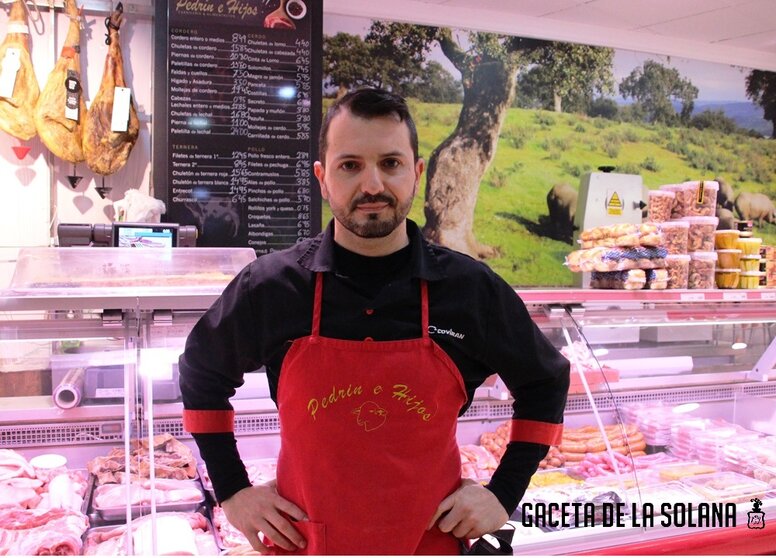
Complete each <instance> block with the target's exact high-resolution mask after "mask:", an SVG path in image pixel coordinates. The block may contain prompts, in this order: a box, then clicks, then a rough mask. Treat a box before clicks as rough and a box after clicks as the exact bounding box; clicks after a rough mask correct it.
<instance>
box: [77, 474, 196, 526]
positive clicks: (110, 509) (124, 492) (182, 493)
mask: <svg viewBox="0 0 776 558" xmlns="http://www.w3.org/2000/svg"><path fill="white" fill-rule="evenodd" d="M152 499H155V501H156V510H157V511H158V512H193V511H195V510H197V509H198V508H200V507H201V506H202V505H203V504H204V503H205V494H204V492H203V491H202V488H201V485H200V484H199V482H198V481H188V480H172V479H156V480H155V484H154V487H153V489H152V488H151V481H150V480H144V481H142V482H137V483H133V484H131V485H130V486H129V487H127V486H126V485H123V484H103V485H95V487H94V490H93V491H92V498H91V502H90V505H89V517H90V518H92V519H93V520H95V521H96V522H97V523H100V522H111V521H125V520H126V516H127V508H126V506H127V501H129V503H130V510H131V514H132V517H138V516H140V515H145V514H147V513H150V511H151V501H152Z"/></svg>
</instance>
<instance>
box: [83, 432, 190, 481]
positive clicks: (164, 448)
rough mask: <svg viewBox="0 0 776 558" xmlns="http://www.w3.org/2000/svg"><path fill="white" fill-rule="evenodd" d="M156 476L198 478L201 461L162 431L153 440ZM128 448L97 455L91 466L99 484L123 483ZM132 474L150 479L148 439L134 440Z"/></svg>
mask: <svg viewBox="0 0 776 558" xmlns="http://www.w3.org/2000/svg"><path fill="white" fill-rule="evenodd" d="M153 452H154V475H155V476H156V478H159V479H161V478H164V479H177V480H186V479H189V480H191V479H195V478H196V477H197V460H196V458H195V457H194V454H193V453H192V452H191V450H190V449H189V448H188V447H186V445H185V444H183V443H182V442H180V441H179V440H177V439H175V438H174V437H173V436H172V435H171V434H167V433H164V434H158V435H156V436H154V439H153ZM124 465H125V458H124V447H123V446H122V447H117V448H113V449H111V450H110V452H109V453H108V455H104V456H99V457H95V458H94V459H92V460H91V461H89V463H88V464H87V469H88V470H89V472H90V473H92V474H93V475H94V476H95V477H96V478H97V482H98V484H112V483H118V484H121V483H123V482H124V475H126V471H125V467H124ZM129 467H130V471H129V472H130V475H131V478H132V479H133V480H134V479H135V478H139V479H144V478H145V479H147V478H149V476H150V471H151V465H150V459H149V453H148V440H147V439H142V440H132V441H131V442H130V457H129Z"/></svg>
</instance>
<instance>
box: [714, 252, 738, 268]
mask: <svg viewBox="0 0 776 558" xmlns="http://www.w3.org/2000/svg"><path fill="white" fill-rule="evenodd" d="M717 262H719V263H718V266H719V267H721V268H724V269H735V268H740V267H741V250H739V249H737V248H733V249H730V250H728V249H725V250H717Z"/></svg>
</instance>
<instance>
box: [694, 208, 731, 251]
mask: <svg viewBox="0 0 776 558" xmlns="http://www.w3.org/2000/svg"><path fill="white" fill-rule="evenodd" d="M684 220H685V221H687V222H688V223H690V229H689V231H688V232H687V251H688V252H711V251H712V250H714V231H715V230H717V224H718V223H719V218H718V217H705V216H692V217H685V218H684ZM736 248H739V247H738V246H736Z"/></svg>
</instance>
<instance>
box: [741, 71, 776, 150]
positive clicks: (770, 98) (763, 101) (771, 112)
mask: <svg viewBox="0 0 776 558" xmlns="http://www.w3.org/2000/svg"><path fill="white" fill-rule="evenodd" d="M746 96H747V97H749V98H750V99H752V101H754V102H755V103H757V104H758V105H760V106H761V107H762V108H763V111H764V112H765V114H764V118H765V119H766V120H768V121H770V122H771V124H773V131H772V132H771V139H776V72H766V71H765V70H752V71H751V72H750V73H749V75H748V76H746Z"/></svg>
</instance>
